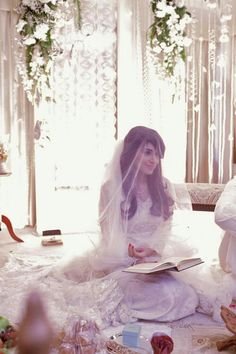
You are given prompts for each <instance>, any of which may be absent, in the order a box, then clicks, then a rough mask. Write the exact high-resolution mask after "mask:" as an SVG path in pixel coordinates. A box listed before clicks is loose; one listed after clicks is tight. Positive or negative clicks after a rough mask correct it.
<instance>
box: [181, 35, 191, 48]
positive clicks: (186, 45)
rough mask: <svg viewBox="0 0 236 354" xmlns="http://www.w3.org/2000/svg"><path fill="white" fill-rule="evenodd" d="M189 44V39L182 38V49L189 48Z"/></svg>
mask: <svg viewBox="0 0 236 354" xmlns="http://www.w3.org/2000/svg"><path fill="white" fill-rule="evenodd" d="M191 43H192V39H191V38H188V37H184V39H183V46H184V47H189V46H190V44H191Z"/></svg>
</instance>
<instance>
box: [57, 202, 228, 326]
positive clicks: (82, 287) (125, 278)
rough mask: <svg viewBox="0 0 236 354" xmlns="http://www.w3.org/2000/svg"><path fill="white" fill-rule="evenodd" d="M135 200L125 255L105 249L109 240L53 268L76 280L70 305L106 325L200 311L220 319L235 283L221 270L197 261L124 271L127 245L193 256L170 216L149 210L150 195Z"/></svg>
mask: <svg viewBox="0 0 236 354" xmlns="http://www.w3.org/2000/svg"><path fill="white" fill-rule="evenodd" d="M137 201H138V206H137V211H136V213H135V215H134V216H133V217H132V218H131V219H130V220H129V221H128V230H127V234H126V240H125V247H124V254H123V255H121V254H120V253H119V255H118V256H117V255H116V254H110V253H109V250H107V251H106V239H105V240H103V241H102V243H101V244H100V245H99V246H98V248H97V250H95V251H94V252H90V253H89V254H87V255H86V256H85V257H78V258H75V259H74V260H73V261H72V262H70V263H69V264H67V265H66V266H63V267H62V268H59V269H57V270H56V271H55V273H54V276H55V275H56V274H57V277H58V278H59V279H62V274H63V276H66V277H67V278H70V279H71V280H73V281H75V282H76V283H77V284H76V285H74V287H72V288H70V291H69V290H68V291H67V297H68V299H67V300H68V303H70V305H72V304H73V305H75V306H76V305H77V304H80V305H81V307H82V308H83V311H84V312H85V313H86V311H90V315H92V312H93V316H94V318H96V319H97V320H98V319H99V324H100V325H101V326H102V327H107V326H110V325H114V324H118V323H126V322H132V321H136V320H137V319H144V320H154V321H160V322H169V321H175V320H178V319H180V318H184V317H186V316H188V315H191V314H193V313H195V312H196V311H200V312H203V313H206V314H208V315H210V316H212V317H213V318H214V319H215V320H220V305H222V304H224V305H226V306H228V305H229V304H230V302H231V299H232V288H233V284H232V282H231V280H230V279H229V278H228V277H227V276H226V277H225V275H224V273H223V272H221V271H220V270H219V269H218V268H217V269H215V268H214V267H213V268H212V269H211V268H209V266H205V265H199V266H197V267H195V268H191V269H188V270H185V271H184V272H181V273H175V272H163V273H159V274H152V275H144V274H133V273H125V272H123V271H122V269H124V267H126V266H129V265H131V264H132V263H133V261H134V260H133V259H132V258H130V257H128V255H127V249H128V244H129V243H132V244H134V245H135V246H136V247H137V246H144V245H146V246H149V247H150V248H153V249H155V250H156V251H157V252H158V253H160V254H161V255H162V258H165V257H167V256H172V255H175V256H183V255H185V256H191V255H192V254H193V252H194V250H193V249H191V247H190V246H189V245H188V240H187V239H186V238H185V236H184V235H183V234H181V235H176V233H175V232H173V219H172V218H169V219H168V220H167V221H163V219H162V218H161V217H156V216H153V215H151V214H150V206H151V199H150V198H148V199H147V200H146V201H141V200H140V199H138V200H137ZM144 240H145V241H144ZM117 246H119V239H118V237H117ZM108 253H109V257H108V256H107V254H108ZM106 256H107V257H106ZM104 257H106V258H105V259H104ZM149 258H150V261H152V260H153V259H152V257H149ZM114 259H115V261H114ZM155 259H156V257H155ZM147 260H148V259H147ZM94 277H97V278H96V279H94ZM89 289H91V292H90V293H91V295H90V296H88V299H89V301H87V300H86V296H87V295H86V291H88V292H89ZM84 293H85V297H84ZM89 308H90V310H89Z"/></svg>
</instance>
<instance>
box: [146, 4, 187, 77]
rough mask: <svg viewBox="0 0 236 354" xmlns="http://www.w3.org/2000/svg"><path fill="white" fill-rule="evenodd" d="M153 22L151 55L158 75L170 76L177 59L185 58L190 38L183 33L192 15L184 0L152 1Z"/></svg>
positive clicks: (150, 33)
mask: <svg viewBox="0 0 236 354" xmlns="http://www.w3.org/2000/svg"><path fill="white" fill-rule="evenodd" d="M151 8H152V12H153V15H154V22H153V23H152V25H151V26H150V28H149V32H148V34H149V47H150V54H151V57H152V59H153V61H154V63H155V65H156V66H157V72H158V73H159V74H160V76H164V77H172V76H174V75H175V67H176V64H177V63H178V62H179V60H180V59H182V60H183V61H185V60H186V53H185V48H186V47H188V46H189V45H190V44H191V42H192V41H191V39H190V38H188V37H187V35H186V33H185V28H186V25H187V24H189V23H190V22H191V21H192V19H191V14H190V13H189V12H188V11H187V8H186V7H185V6H184V2H183V0H179V1H178V0H175V1H174V0H151Z"/></svg>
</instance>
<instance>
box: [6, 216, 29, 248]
mask: <svg viewBox="0 0 236 354" xmlns="http://www.w3.org/2000/svg"><path fill="white" fill-rule="evenodd" d="M2 222H3V223H4V224H5V225H6V227H7V230H8V232H9V234H10V236H11V237H12V238H13V240H15V241H17V242H24V241H23V240H22V239H21V238H19V237H18V236H16V234H15V232H14V230H13V227H12V223H11V221H10V219H8V218H7V217H6V216H5V215H2Z"/></svg>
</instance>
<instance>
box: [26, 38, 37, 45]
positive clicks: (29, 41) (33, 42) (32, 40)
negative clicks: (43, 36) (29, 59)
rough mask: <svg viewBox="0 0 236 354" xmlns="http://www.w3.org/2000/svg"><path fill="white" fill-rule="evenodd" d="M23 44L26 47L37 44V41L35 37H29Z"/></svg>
mask: <svg viewBox="0 0 236 354" xmlns="http://www.w3.org/2000/svg"><path fill="white" fill-rule="evenodd" d="M23 43H24V44H25V45H32V44H35V43H36V40H35V38H34V37H28V38H26V39H25V40H24V41H23Z"/></svg>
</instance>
